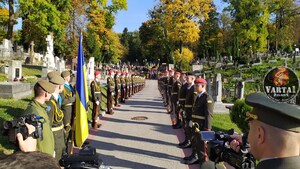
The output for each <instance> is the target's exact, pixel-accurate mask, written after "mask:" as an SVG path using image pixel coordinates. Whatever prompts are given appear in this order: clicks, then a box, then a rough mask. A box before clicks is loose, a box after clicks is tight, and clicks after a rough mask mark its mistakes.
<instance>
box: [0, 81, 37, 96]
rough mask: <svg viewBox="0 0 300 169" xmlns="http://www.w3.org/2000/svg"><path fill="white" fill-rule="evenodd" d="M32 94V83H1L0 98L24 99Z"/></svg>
mask: <svg viewBox="0 0 300 169" xmlns="http://www.w3.org/2000/svg"><path fill="white" fill-rule="evenodd" d="M31 93H32V90H31V89H30V83H22V82H2V83H0V97H1V98H4V99H11V98H14V99H22V98H24V97H26V96H28V95H30V94H31Z"/></svg>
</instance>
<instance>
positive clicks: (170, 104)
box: [167, 76, 174, 113]
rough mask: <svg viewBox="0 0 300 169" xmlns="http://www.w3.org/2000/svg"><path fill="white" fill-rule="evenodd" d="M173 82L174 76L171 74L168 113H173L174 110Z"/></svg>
mask: <svg viewBox="0 0 300 169" xmlns="http://www.w3.org/2000/svg"><path fill="white" fill-rule="evenodd" d="M173 83H174V77H173V76H170V77H169V78H168V89H167V90H168V93H167V97H168V113H171V112H172V111H173V110H172V109H173V107H172V87H173Z"/></svg>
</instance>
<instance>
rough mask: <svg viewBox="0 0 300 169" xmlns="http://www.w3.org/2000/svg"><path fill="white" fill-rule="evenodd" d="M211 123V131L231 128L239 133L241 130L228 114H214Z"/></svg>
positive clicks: (224, 130)
mask: <svg viewBox="0 0 300 169" xmlns="http://www.w3.org/2000/svg"><path fill="white" fill-rule="evenodd" d="M212 125H213V126H212V129H213V131H223V132H226V131H228V130H229V129H231V128H233V129H234V131H235V132H238V133H241V130H240V129H239V128H238V127H237V125H236V124H234V123H232V122H231V120H230V117H229V114H214V115H213V124H212Z"/></svg>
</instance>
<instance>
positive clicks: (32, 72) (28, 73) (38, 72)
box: [22, 67, 42, 78]
mask: <svg viewBox="0 0 300 169" xmlns="http://www.w3.org/2000/svg"><path fill="white" fill-rule="evenodd" d="M22 74H23V76H35V77H37V78H40V77H42V71H41V70H39V69H34V68H26V67H23V68H22Z"/></svg>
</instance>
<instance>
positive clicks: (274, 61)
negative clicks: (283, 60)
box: [268, 60, 277, 63]
mask: <svg viewBox="0 0 300 169" xmlns="http://www.w3.org/2000/svg"><path fill="white" fill-rule="evenodd" d="M276 62H277V60H269V61H268V63H276Z"/></svg>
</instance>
